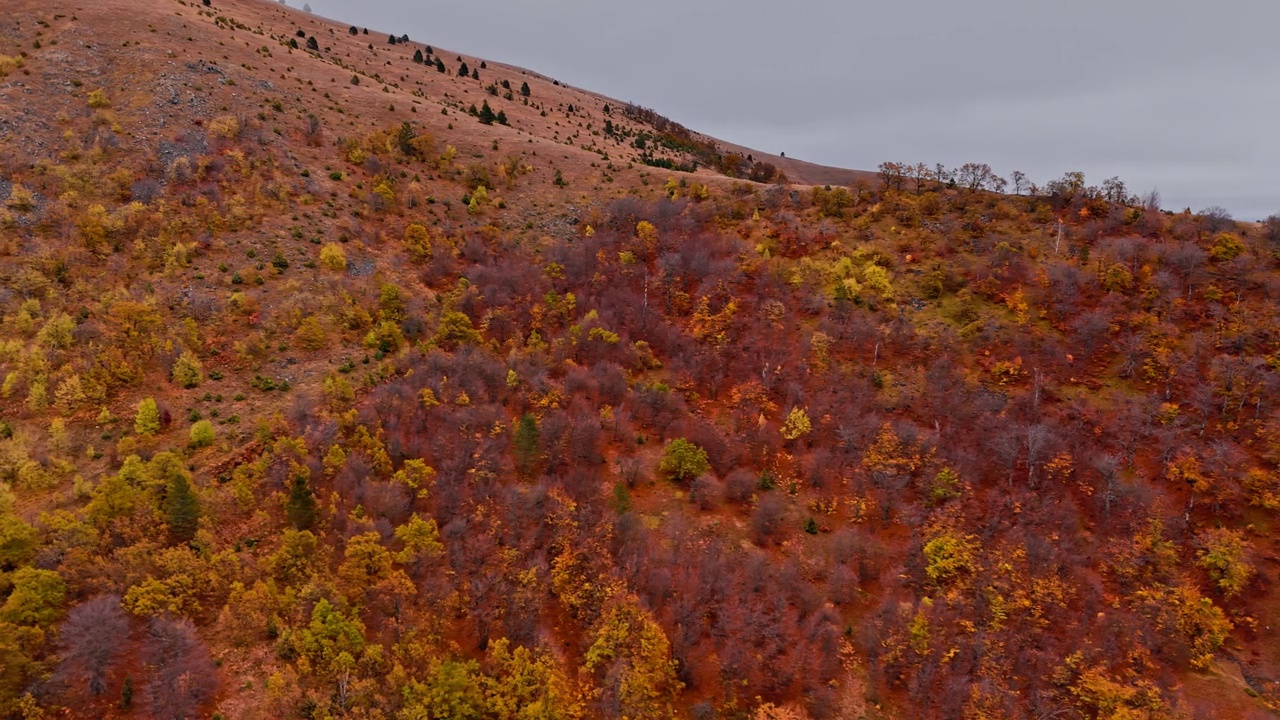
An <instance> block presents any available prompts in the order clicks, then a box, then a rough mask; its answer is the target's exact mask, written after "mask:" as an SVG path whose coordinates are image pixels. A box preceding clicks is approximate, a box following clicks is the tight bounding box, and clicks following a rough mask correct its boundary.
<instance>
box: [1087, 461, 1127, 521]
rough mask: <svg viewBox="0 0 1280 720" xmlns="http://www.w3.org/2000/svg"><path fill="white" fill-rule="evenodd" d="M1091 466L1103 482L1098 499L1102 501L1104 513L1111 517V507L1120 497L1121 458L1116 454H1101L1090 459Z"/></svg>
mask: <svg viewBox="0 0 1280 720" xmlns="http://www.w3.org/2000/svg"><path fill="white" fill-rule="evenodd" d="M1089 465H1090V466H1091V467H1092V468H1093V469H1094V471H1095V472H1097V473H1098V475H1099V477H1100V478H1101V480H1102V487H1100V488H1098V499H1099V500H1101V501H1102V512H1103V513H1104V514H1105V515H1106V516H1107V517H1110V516H1111V506H1112V504H1113V503H1115V501H1116V498H1117V496H1118V495H1119V487H1118V482H1119V480H1120V457H1119V456H1118V455H1116V454H1115V453H1100V454H1098V455H1095V456H1093V457H1092V458H1090V459H1089Z"/></svg>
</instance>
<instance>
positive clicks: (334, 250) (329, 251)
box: [320, 243, 347, 271]
mask: <svg viewBox="0 0 1280 720" xmlns="http://www.w3.org/2000/svg"><path fill="white" fill-rule="evenodd" d="M320 264H321V265H324V266H325V267H327V268H329V269H330V270H337V271H342V270H346V269H347V253H346V252H345V251H344V250H343V249H342V246H341V245H339V244H337V243H326V244H325V245H324V246H323V247H321V248H320Z"/></svg>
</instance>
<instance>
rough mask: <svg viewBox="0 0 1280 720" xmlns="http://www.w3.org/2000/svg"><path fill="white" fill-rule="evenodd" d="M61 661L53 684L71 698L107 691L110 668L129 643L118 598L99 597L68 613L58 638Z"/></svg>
mask: <svg viewBox="0 0 1280 720" xmlns="http://www.w3.org/2000/svg"><path fill="white" fill-rule="evenodd" d="M59 641H60V642H59V645H60V648H59V649H60V655H61V660H60V662H59V663H58V668H57V670H56V671H55V672H54V680H55V682H57V683H58V684H60V685H64V686H66V687H67V688H68V689H69V690H70V691H71V692H72V693H73V694H79V693H80V692H82V691H83V690H88V692H89V693H90V694H91V695H93V696H95V697H96V696H99V695H102V694H103V693H104V692H106V690H107V677H108V675H109V674H110V672H111V668H112V666H113V665H114V664H115V663H116V661H117V660H118V659H119V657H120V655H121V654H122V653H123V652H124V651H125V649H126V648H127V646H128V643H129V619H128V618H127V617H125V614H124V611H123V610H121V609H120V596H119V595H99V596H98V597H95V598H93V599H91V600H87V601H85V602H83V603H80V604H79V605H77V606H75V607H74V608H72V609H71V612H69V613H67V619H66V620H65V621H63V623H62V630H61V634H60V637H59Z"/></svg>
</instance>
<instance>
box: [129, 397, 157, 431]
mask: <svg viewBox="0 0 1280 720" xmlns="http://www.w3.org/2000/svg"><path fill="white" fill-rule="evenodd" d="M133 431H134V432H136V433H138V434H139V435H155V434H156V433H158V432H160V408H159V407H158V406H157V405H156V401H155V398H146V399H144V400H143V401H142V402H140V403H138V414H137V416H136V417H134V419H133Z"/></svg>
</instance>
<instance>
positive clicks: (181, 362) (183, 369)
mask: <svg viewBox="0 0 1280 720" xmlns="http://www.w3.org/2000/svg"><path fill="white" fill-rule="evenodd" d="M172 377H173V381H174V382H175V383H177V384H178V385H179V386H181V387H184V388H193V387H196V386H197V385H199V384H200V383H202V382H204V366H202V365H201V364H200V358H198V357H196V354H195V353H193V352H191V351H190V350H188V351H186V352H184V353H182V355H181V356H180V357H179V358H178V361H177V362H175V363H174V364H173V372H172Z"/></svg>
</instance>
